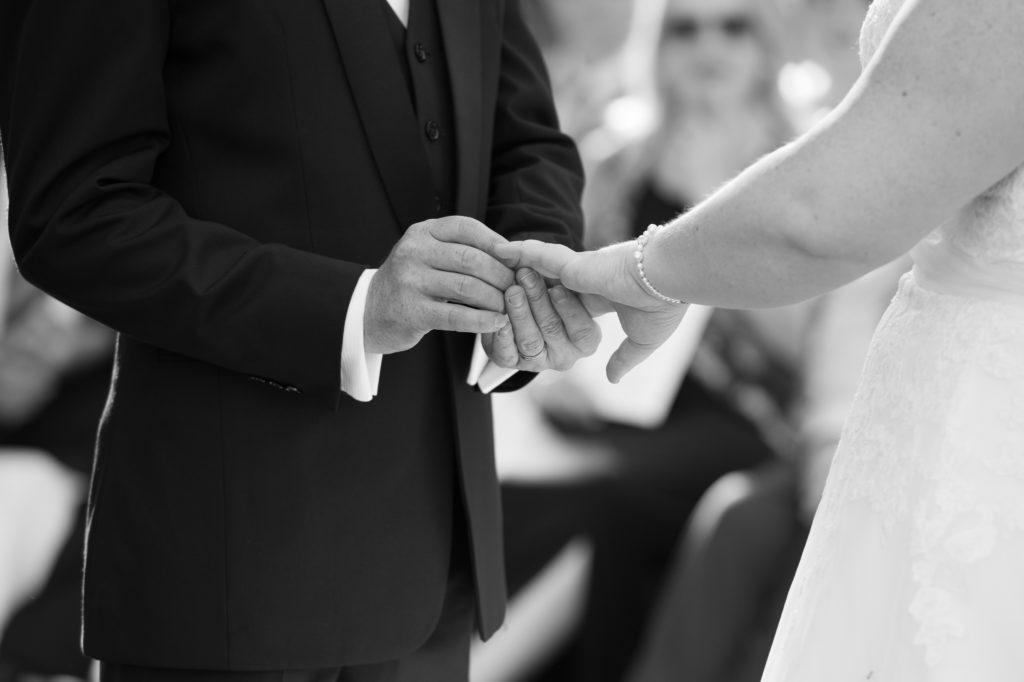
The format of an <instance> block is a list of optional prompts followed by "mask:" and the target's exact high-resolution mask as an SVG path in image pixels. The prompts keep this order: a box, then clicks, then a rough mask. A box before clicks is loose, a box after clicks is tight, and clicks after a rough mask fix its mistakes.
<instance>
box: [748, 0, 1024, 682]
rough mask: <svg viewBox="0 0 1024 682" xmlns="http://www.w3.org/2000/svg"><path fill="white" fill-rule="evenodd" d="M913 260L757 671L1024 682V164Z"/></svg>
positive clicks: (875, 21)
mask: <svg viewBox="0 0 1024 682" xmlns="http://www.w3.org/2000/svg"><path fill="white" fill-rule="evenodd" d="M901 5H902V0H875V2H874V3H873V4H872V7H871V10H870V12H869V15H868V18H867V20H866V22H865V25H864V29H863V32H862V35H861V52H862V56H864V57H865V58H867V57H870V55H871V54H872V53H873V52H874V50H875V49H876V48H877V46H878V45H879V43H880V41H881V40H882V38H883V37H884V35H885V32H886V30H887V29H888V26H889V24H890V22H891V21H892V19H893V18H894V16H895V15H896V13H897V11H898V10H899V8H900V6H901ZM936 49H941V46H937V47H936ZM1022 113H1024V112H1022ZM912 256H913V259H914V268H913V271H912V272H911V273H909V274H907V275H905V276H904V278H903V280H902V281H901V283H900V287H899V292H898V293H897V295H896V297H895V299H894V300H893V302H892V305H891V306H890V308H889V310H888V312H887V313H886V314H885V317H884V318H883V319H882V322H881V323H880V326H879V328H878V331H877V333H876V336H875V339H874V342H873V345H872V349H871V352H870V355H869V357H868V360H867V365H866V367H865V373H864V376H863V379H862V383H861V388H860V391H859V394H858V396H857V399H856V401H855V406H854V408H853V411H852V414H851V416H850V419H849V421H848V423H847V426H846V430H845V432H844V435H843V442H842V444H841V445H840V447H839V451H838V452H837V454H836V458H835V462H834V464H833V468H832V472H831V474H830V477H829V481H828V485H827V486H826V490H825V494H824V499H823V500H822V504H821V507H820V508H819V511H818V515H817V518H816V519H815V522H814V526H813V528H812V531H811V536H810V538H809V540H808V543H807V547H806V549H805V550H804V555H803V558H802V560H801V563H800V568H799V570H798V571H797V575H796V578H795V580H794V582H793V585H792V587H791V590H790V594H789V598H788V600H787V603H786V608H785V611H784V613H783V616H782V621H781V623H780V625H779V629H778V632H777V634H776V638H775V642H774V644H773V647H772V652H771V655H770V656H769V659H768V665H767V667H766V669H765V672H764V677H763V682H846V681H847V680H849V681H851V682H852V681H854V680H857V681H861V680H871V681H872V682H947V681H948V682H952V681H954V680H955V681H956V682H975V681H976V682H1011V681H1012V682H1020V681H1022V680H1024V170H1018V171H1016V172H1014V173H1013V174H1012V175H1010V176H1009V177H1007V178H1005V179H1004V180H1003V181H1002V182H1000V183H999V184H997V185H996V186H995V187H993V188H992V189H991V190H989V191H988V192H986V193H985V194H984V195H982V196H980V197H978V198H977V199H976V200H975V201H973V202H972V203H971V204H970V205H969V206H967V207H966V208H965V209H964V210H963V211H962V212H961V213H960V215H958V216H957V217H956V218H955V219H953V220H951V221H950V222H949V223H947V224H946V225H944V226H942V227H941V228H939V229H938V230H937V231H935V232H934V233H933V234H932V235H931V236H929V237H928V238H927V239H925V240H924V241H923V242H921V243H920V244H918V245H917V247H915V248H914V250H913V251H912Z"/></svg>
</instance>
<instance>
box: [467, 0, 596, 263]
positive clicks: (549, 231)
mask: <svg viewBox="0 0 1024 682" xmlns="http://www.w3.org/2000/svg"><path fill="white" fill-rule="evenodd" d="M582 191H583V168H582V164H581V163H580V158H579V153H578V152H577V150H576V145H575V144H574V143H573V142H572V140H570V139H569V137H568V136H566V135H565V134H563V133H562V132H561V131H560V130H559V125H558V116H557V115H556V113H555V107H554V103H553V101H552V96H551V85H550V83H549V81H548V75H547V71H546V69H545V66H544V61H543V59H542V57H541V54H540V50H539V49H538V48H537V45H536V43H535V42H534V40H533V37H532V36H531V35H530V32H529V30H528V29H527V27H526V25H525V24H524V23H523V20H522V16H521V14H520V11H519V1H518V0H508V2H507V5H506V8H505V15H504V27H503V35H502V46H501V68H500V80H499V84H498V97H497V107H496V110H495V116H494V141H493V147H492V152H491V181H490V190H489V194H488V205H487V216H486V222H487V224H488V225H489V226H490V227H491V228H492V229H494V230H495V231H497V232H499V233H501V234H503V235H505V236H506V237H508V238H510V239H539V240H542V241H547V242H557V243H560V244H565V245H566V246H570V247H573V248H577V249H578V248H581V246H582V239H583V214H582V211H581V209H580V197H581V194H582Z"/></svg>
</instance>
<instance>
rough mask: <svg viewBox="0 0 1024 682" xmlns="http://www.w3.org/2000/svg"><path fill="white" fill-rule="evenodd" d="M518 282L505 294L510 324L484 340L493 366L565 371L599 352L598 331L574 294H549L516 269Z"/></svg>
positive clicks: (532, 275)
mask: <svg viewBox="0 0 1024 682" xmlns="http://www.w3.org/2000/svg"><path fill="white" fill-rule="evenodd" d="M516 282H517V284H516V285H514V286H512V287H509V289H508V290H507V291H506V292H505V308H506V310H507V311H508V318H509V324H508V325H507V326H505V327H503V328H502V329H501V330H499V331H498V332H497V333H496V334H493V335H486V336H484V337H483V346H484V350H485V351H486V352H487V355H488V357H490V358H491V360H492V361H493V362H494V363H495V364H497V365H499V366H501V367H506V368H509V369H518V370H525V371H529V372H540V371H543V370H546V369H554V370H559V371H565V370H567V369H569V368H570V367H572V366H573V365H574V364H575V363H576V361H577V360H579V359H580V358H583V357H587V356H589V355H592V354H593V353H594V351H596V350H597V346H598V344H599V343H600V342H601V328H600V327H599V326H598V325H597V323H596V322H595V321H594V319H593V318H592V317H591V315H590V313H589V312H587V309H586V308H585V307H584V305H583V303H582V302H581V301H580V299H579V297H578V296H577V295H576V294H575V293H573V292H571V291H569V290H568V289H566V288H565V287H564V286H561V285H557V286H555V287H553V288H551V289H548V287H547V284H546V283H545V281H544V278H543V277H541V276H540V275H538V274H537V273H536V272H535V271H534V270H531V269H530V268H520V269H519V270H518V271H517V272H516Z"/></svg>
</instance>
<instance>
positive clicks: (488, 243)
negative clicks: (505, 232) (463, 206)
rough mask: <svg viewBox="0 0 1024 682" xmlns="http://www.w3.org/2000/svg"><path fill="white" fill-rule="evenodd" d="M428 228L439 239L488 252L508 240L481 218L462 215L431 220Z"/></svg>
mask: <svg viewBox="0 0 1024 682" xmlns="http://www.w3.org/2000/svg"><path fill="white" fill-rule="evenodd" d="M427 229H428V230H429V231H430V234H432V235H433V236H434V238H435V239H437V240H440V241H442V242H450V243H453V244H466V245H467V246H475V247H476V248H478V249H480V250H481V251H486V252H487V253H491V252H492V250H493V248H494V247H495V246H496V245H498V244H503V243H505V242H507V241H508V240H507V239H505V238H504V237H502V236H501V235H500V234H498V233H497V232H495V231H494V230H492V229H491V228H489V227H487V226H486V225H484V224H483V223H482V222H480V221H479V220H474V219H473V218H467V217H466V216H460V215H453V216H446V217H444V218H437V219H436V220H430V221H428V222H427Z"/></svg>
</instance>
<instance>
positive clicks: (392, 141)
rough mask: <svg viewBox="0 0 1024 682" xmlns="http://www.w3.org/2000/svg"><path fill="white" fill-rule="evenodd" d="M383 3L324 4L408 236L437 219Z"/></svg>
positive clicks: (345, 0)
mask: <svg viewBox="0 0 1024 682" xmlns="http://www.w3.org/2000/svg"><path fill="white" fill-rule="evenodd" d="M384 2H385V0H324V6H325V7H326V9H327V15H328V17H329V19H330V23H331V30H332V31H333V32H334V39H335V42H336V43H337V46H338V52H339V53H340V55H341V61H342V65H343V68H344V69H345V75H346V76H347V77H348V82H349V85H350V86H351V88H352V95H353V97H354V98H355V103H356V107H357V108H358V110H359V118H360V120H361V122H362V126H363V131H364V132H365V134H366V137H367V139H368V140H369V143H370V148H371V149H372V150H373V156H374V160H375V161H376V163H377V169H378V171H379V172H380V176H381V179H382V180H383V182H384V186H385V188H386V189H387V193H388V197H389V198H390V200H391V206H392V208H393V209H394V211H395V216H396V217H397V219H398V222H399V225H400V226H401V228H402V229H403V230H404V229H405V228H407V227H409V226H410V225H412V224H413V223H415V222H418V221H421V220H425V219H426V218H429V217H432V216H433V215H434V199H433V192H432V190H431V181H430V177H431V176H430V166H429V165H428V164H427V160H426V157H425V155H424V154H422V153H420V151H421V149H422V141H421V140H420V137H419V135H420V131H419V123H418V121H417V119H416V114H415V111H414V110H413V105H412V100H411V98H410V96H409V90H408V86H407V85H406V82H405V77H404V76H403V75H402V71H401V65H400V64H399V63H398V60H397V58H396V55H395V52H394V49H393V47H392V45H391V40H390V38H389V35H388V27H387V24H386V23H385V22H386V21H387V17H386V16H385V14H384V12H385V10H388V8H387V7H386V6H384ZM465 4H467V5H470V4H475V1H474V2H467V3H465ZM388 11H390V10H388ZM446 37H447V34H446Z"/></svg>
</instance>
